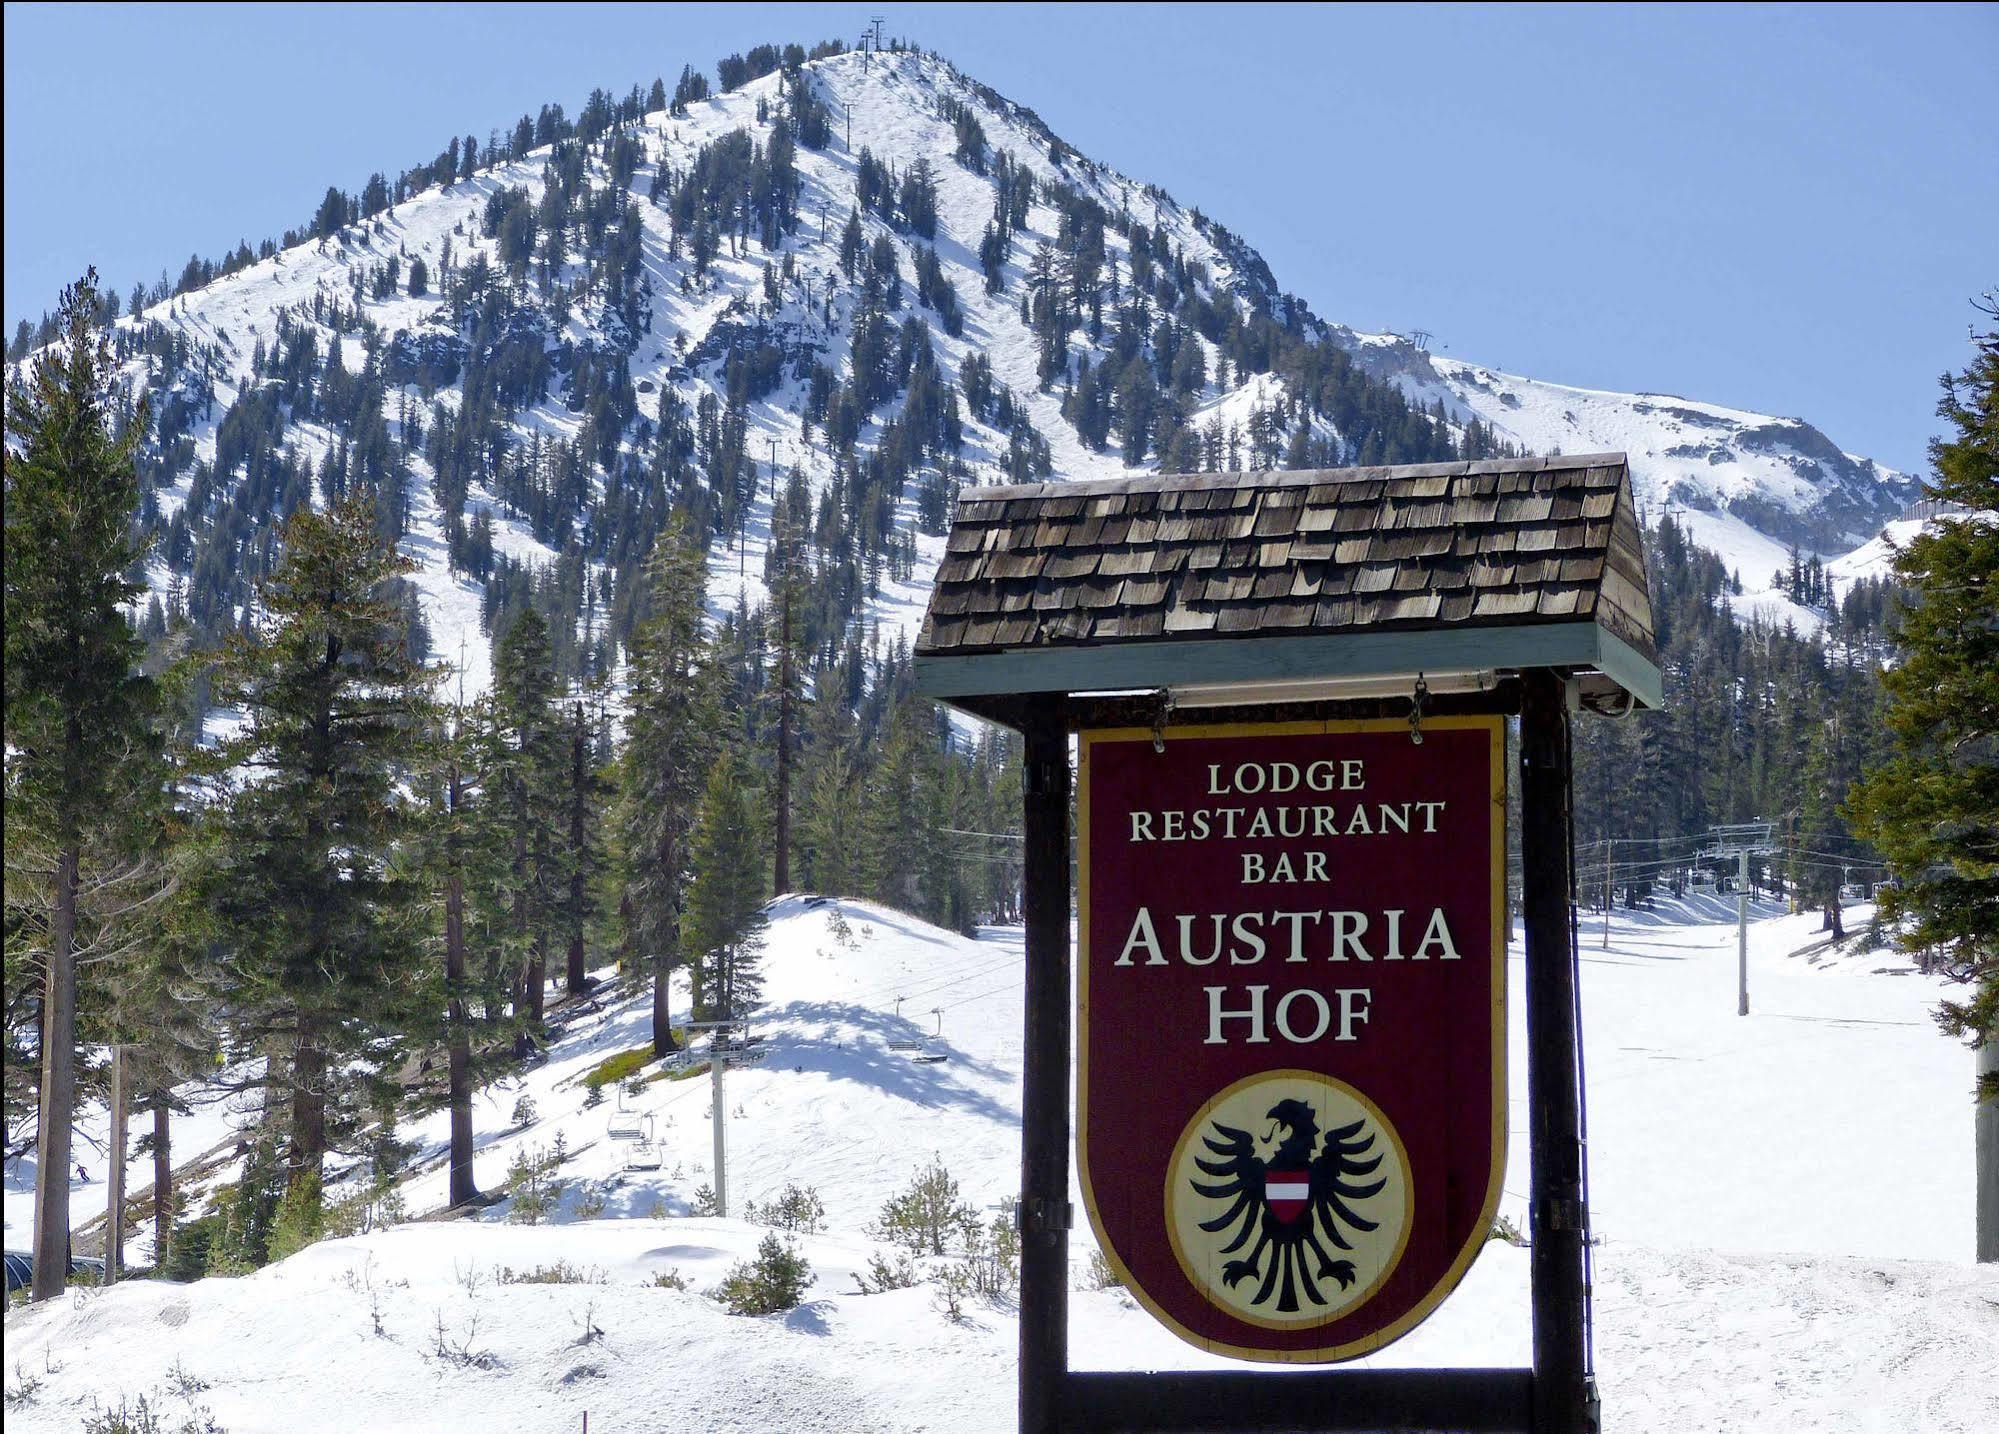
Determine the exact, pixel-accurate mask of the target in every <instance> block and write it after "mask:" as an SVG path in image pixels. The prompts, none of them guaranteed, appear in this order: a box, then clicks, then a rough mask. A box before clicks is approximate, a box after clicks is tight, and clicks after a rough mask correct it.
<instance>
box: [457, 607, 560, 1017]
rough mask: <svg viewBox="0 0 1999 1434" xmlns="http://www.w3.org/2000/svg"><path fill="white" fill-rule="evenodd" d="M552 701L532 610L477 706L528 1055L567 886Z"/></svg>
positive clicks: (504, 648)
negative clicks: (505, 861) (502, 853)
mask: <svg viewBox="0 0 1999 1434" xmlns="http://www.w3.org/2000/svg"><path fill="white" fill-rule="evenodd" d="M554 703H555V672H554V669H553V667H552V665H551V660H550V656H549V639H548V624H547V623H545V622H544V621H543V620H542V617H541V614H540V613H539V612H537V611H536V610H535V609H534V607H533V606H532V605H526V606H523V607H522V608H521V610H520V611H519V613H518V614H517V615H516V616H515V618H514V620H513V622H512V624H511V625H509V626H508V628H507V630H506V633H505V635H504V636H503V637H502V638H501V640H500V642H499V645H498V647H497V648H496V649H495V651H494V653H493V685H492V688H491V689H490V690H489V691H488V692H487V694H486V696H485V698H484V700H483V701H482V702H481V703H480V716H479V725H480V739H479V767H480V777H479V780H480V784H481V786H482V787H484V789H485V791H486V805H485V812H486V819H487V821H488V822H490V823H491V824H493V826H494V827H495V828H496V830H497V832H498V835H499V840H500V841H501V843H502V844H503V845H504V846H505V847H506V849H507V850H508V852H509V853H510V857H509V870H508V882H507V884H508V889H509V891H510V893H511V902H512V910H513V921H512V932H511V937H510V942H509V946H510V950H509V955H510V958H511V960H512V962H513V966H514V969H515V970H516V971H517V972H518V973H519V974H518V978H517V985H518V990H519V994H518V996H517V998H516V1001H515V1009H516V1011H517V1012H518V1013H519V1014H520V1016H521V1017H522V1018H523V1019H524V1021H525V1022H526V1026H525V1027H524V1029H523V1030H522V1032H521V1034H520V1041H521V1051H522V1053H523V1054H525V1052H526V1049H527V1047H528V1045H529V1044H530V1043H531V1042H532V1040H533V1038H534V1031H535V1028H537V1027H539V1025H540V1023H541V1020H542V1016H543V1012H544V1009H545V1001H546V996H547V989H548V950H549V944H550V942H551V941H552V940H553V939H554V935H555V924H556V919H557V906H558V904H559V902H560V901H561V899H562V897H563V895H565V894H566V892H567V888H568V875H567V873H566V871H565V870H564V869H563V868H564V857H563V853H564V850H565V848H564V839H563V827H564V824H565V815H564V811H563V806H564V800H563V788H564V786H565V784H566V778H567V768H568V756H569V753H568V744H567V743H566V742H565V741H564V740H563V739H562V734H561V732H560V731H559V729H558V725H557V718H556V712H555V705H554Z"/></svg>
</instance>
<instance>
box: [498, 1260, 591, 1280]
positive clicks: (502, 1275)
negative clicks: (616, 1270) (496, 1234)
mask: <svg viewBox="0 0 1999 1434" xmlns="http://www.w3.org/2000/svg"><path fill="white" fill-rule="evenodd" d="M493 1279H494V1282H495V1283H497V1284H502V1285H601V1284H603V1283H604V1272H603V1271H602V1270H600V1269H598V1268H597V1266H595V1265H591V1266H590V1267H589V1268H587V1269H585V1268H583V1267H581V1266H578V1265H572V1264H570V1263H569V1261H567V1260H557V1261H556V1262H555V1263H554V1264H552V1265H536V1266H535V1267H534V1268H533V1269H531V1270H516V1269H514V1268H512V1267H511V1266H508V1265H502V1266H500V1268H499V1272H498V1273H497V1274H495V1275H494V1276H493Z"/></svg>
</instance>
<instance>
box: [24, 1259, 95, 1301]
mask: <svg viewBox="0 0 1999 1434" xmlns="http://www.w3.org/2000/svg"><path fill="white" fill-rule="evenodd" d="M6 1261H7V1294H8V1296H9V1297H10V1298H11V1297H12V1296H13V1293H14V1291H16V1290H25V1289H26V1288H28V1286H30V1285H32V1284H33V1283H34V1282H35V1257H34V1256H33V1255H30V1254H29V1253H28V1252H27V1251H26V1250H8V1251H7V1252H6ZM79 1276H80V1277H82V1278H83V1279H85V1280H87V1281H91V1282H93V1283H97V1284H102V1283H103V1282H104V1261H102V1260H99V1259H93V1258H92V1257H90V1256H88V1255H72V1256H70V1260H69V1277H70V1278H71V1279H72V1280H74V1279H76V1278H78V1277H79Z"/></svg>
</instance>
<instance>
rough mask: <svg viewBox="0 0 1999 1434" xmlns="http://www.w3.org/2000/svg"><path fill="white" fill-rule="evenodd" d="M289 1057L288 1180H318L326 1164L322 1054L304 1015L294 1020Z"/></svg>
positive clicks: (314, 1033)
mask: <svg viewBox="0 0 1999 1434" xmlns="http://www.w3.org/2000/svg"><path fill="white" fill-rule="evenodd" d="M294 1051H295V1053H294V1055H293V1057H292V1071H291V1078H292V1149H291V1172H290V1181H289V1182H288V1183H295V1182H297V1181H299V1180H302V1179H304V1178H305V1176H307V1175H308V1174H310V1175H311V1176H312V1177H313V1178H314V1179H315V1180H316V1179H319V1178H320V1177H321V1176H322V1175H323V1173H324V1171H323V1168H322V1167H323V1166H324V1165H325V1163H326V1052H325V1051H324V1050H322V1049H321V1048H320V1045H319V1039H318V1032H317V1030H316V1028H315V1025H314V1023H313V1021H312V1019H311V1018H310V1017H308V1016H306V1015H305V1014H304V1013H300V1015H299V1018H298V1038H297V1044H296V1046H295V1047H294Z"/></svg>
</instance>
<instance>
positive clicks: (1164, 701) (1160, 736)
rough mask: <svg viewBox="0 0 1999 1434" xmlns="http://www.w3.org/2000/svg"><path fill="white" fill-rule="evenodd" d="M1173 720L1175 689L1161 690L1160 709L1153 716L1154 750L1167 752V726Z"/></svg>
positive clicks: (1166, 688)
mask: <svg viewBox="0 0 1999 1434" xmlns="http://www.w3.org/2000/svg"><path fill="white" fill-rule="evenodd" d="M1172 719H1173V689H1172V688H1170V687H1162V688H1160V689H1159V707H1158V709H1157V710H1156V711H1155V712H1154V713H1153V714H1152V750H1153V751H1155V752H1160V753H1163V752H1165V750H1166V724H1167V723H1168V722H1170V721H1171V720H1172Z"/></svg>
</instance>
